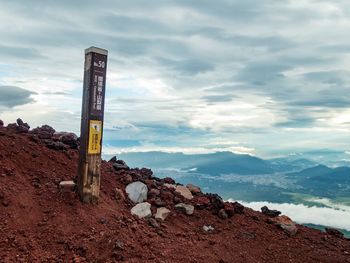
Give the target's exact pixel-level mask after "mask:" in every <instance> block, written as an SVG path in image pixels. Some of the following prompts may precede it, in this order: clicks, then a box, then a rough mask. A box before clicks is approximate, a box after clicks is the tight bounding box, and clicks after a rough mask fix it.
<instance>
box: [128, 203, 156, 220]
mask: <svg viewBox="0 0 350 263" xmlns="http://www.w3.org/2000/svg"><path fill="white" fill-rule="evenodd" d="M131 214H132V215H135V216H138V217H139V218H144V217H151V216H152V212H151V204H150V203H147V202H144V203H140V204H137V205H135V206H134V207H133V208H131Z"/></svg>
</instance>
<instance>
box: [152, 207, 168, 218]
mask: <svg viewBox="0 0 350 263" xmlns="http://www.w3.org/2000/svg"><path fill="white" fill-rule="evenodd" d="M169 214H170V210H169V209H167V208H165V207H160V208H158V209H157V213H156V215H155V216H154V217H155V219H160V220H162V221H164V220H165V219H166V218H167V217H168V215H169Z"/></svg>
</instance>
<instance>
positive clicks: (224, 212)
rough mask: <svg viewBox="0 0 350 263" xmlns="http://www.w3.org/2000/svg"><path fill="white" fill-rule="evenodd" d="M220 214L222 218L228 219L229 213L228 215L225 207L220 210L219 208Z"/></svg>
mask: <svg viewBox="0 0 350 263" xmlns="http://www.w3.org/2000/svg"><path fill="white" fill-rule="evenodd" d="M218 216H219V217H220V218H221V219H227V218H228V215H227V213H226V211H225V209H220V210H219V213H218Z"/></svg>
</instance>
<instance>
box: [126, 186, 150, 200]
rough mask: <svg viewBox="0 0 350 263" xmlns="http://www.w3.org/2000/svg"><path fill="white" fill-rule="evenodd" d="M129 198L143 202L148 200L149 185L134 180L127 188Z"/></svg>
mask: <svg viewBox="0 0 350 263" xmlns="http://www.w3.org/2000/svg"><path fill="white" fill-rule="evenodd" d="M125 191H126V193H127V194H128V197H129V199H130V200H131V201H132V202H134V203H141V202H143V201H145V200H147V192H148V189H147V186H146V185H145V184H144V183H142V182H134V183H131V184H129V185H128V186H127V187H126V189H125Z"/></svg>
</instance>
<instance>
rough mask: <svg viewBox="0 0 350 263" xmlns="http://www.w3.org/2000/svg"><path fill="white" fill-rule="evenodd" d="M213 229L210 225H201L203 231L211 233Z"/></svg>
mask: <svg viewBox="0 0 350 263" xmlns="http://www.w3.org/2000/svg"><path fill="white" fill-rule="evenodd" d="M214 230H215V229H214V227H212V226H210V225H209V226H203V231H204V232H207V233H211V232H213V231H214Z"/></svg>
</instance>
